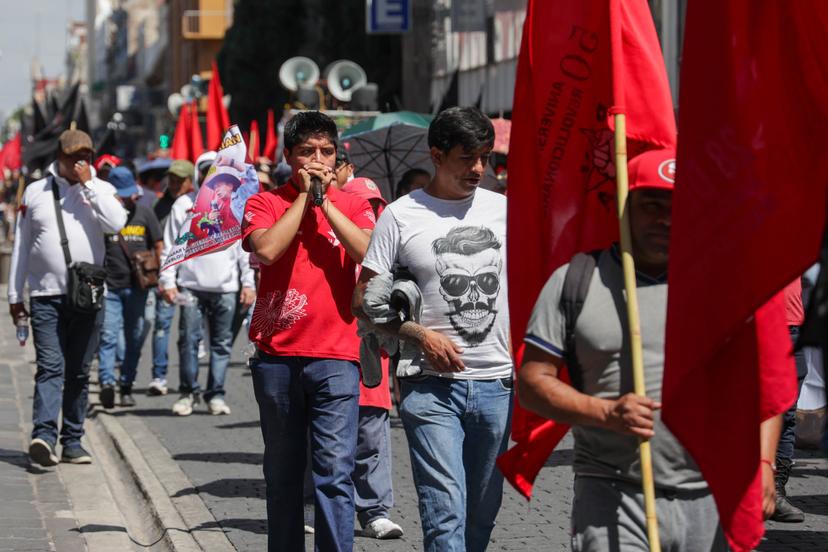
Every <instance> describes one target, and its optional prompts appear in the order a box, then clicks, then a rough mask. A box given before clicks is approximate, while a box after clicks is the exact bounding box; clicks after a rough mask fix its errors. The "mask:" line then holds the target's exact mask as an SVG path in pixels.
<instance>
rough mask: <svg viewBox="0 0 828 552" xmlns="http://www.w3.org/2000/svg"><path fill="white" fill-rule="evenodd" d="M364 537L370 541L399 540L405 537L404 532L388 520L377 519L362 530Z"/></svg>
mask: <svg viewBox="0 0 828 552" xmlns="http://www.w3.org/2000/svg"><path fill="white" fill-rule="evenodd" d="M362 536H363V537H368V538H369V539H398V538H400V537H401V536H403V530H402V527H400V526H399V525H397V524H396V523H394V522H393V521H391V520H390V519H388V518H377V519H375V520H374V521H372V522H371V523H369V524H368V525H366V526H365V528H363V529H362Z"/></svg>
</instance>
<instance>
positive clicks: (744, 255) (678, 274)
mask: <svg viewBox="0 0 828 552" xmlns="http://www.w3.org/2000/svg"><path fill="white" fill-rule="evenodd" d="M826 27H828V3H825V2H823V1H821V0H806V1H801V2H753V1H751V0H734V1H732V2H727V3H724V4H723V3H721V2H717V1H715V0H695V1H694V2H690V3H689V4H688V8H687V24H686V38H685V44H684V53H683V61H682V73H681V103H680V105H681V116H680V124H679V128H680V129H681V130H680V136H681V141H680V143H679V148H678V158H677V173H676V174H677V182H676V191H675V192H674V196H673V219H672V232H671V234H672V236H671V244H670V271H669V286H670V294H669V303H668V311H667V335H666V364H665V375H664V388H663V394H662V402H663V404H664V413H663V419H664V421H665V422H666V423H667V424H668V426H669V427H670V429H671V431H672V432H673V433H674V434H675V435H676V437H677V438H678V439H679V440H680V441H681V442H682V443H683V445H684V446H685V447H686V448H687V450H688V451H689V452H690V453H691V454H692V455H693V457H694V458H695V460H696V462H697V463H698V464H699V467H700V468H701V470H702V473H703V475H704V477H705V479H706V480H707V482H708V483H709V485H710V489H711V491H712V492H713V495H714V497H715V499H716V503H717V506H718V510H719V515H720V518H721V523H722V526H723V528H724V530H725V534H726V535H727V537H728V540H729V542H730V545H731V548H732V549H733V550H734V551H739V550H749V549H752V548H753V547H754V546H755V545H757V544H758V542H759V540H760V539H761V536H762V534H763V531H764V525H763V523H762V512H761V479H760V469H761V464H760V458H759V425H760V423H761V422H762V421H763V420H765V419H767V418H768V417H771V416H773V415H775V414H778V413H780V412H783V411H784V410H786V409H787V408H788V406H790V404H792V402H793V400H794V398H795V396H796V382H795V369H794V367H793V365H792V360H791V357H790V350H791V343H790V337H789V335H788V330H787V323H786V320H785V316H784V310H783V309H782V308H781V307H780V305H779V304H778V299H773V300H771V298H773V297H774V296H775V295H776V293H777V292H778V291H780V290H781V289H782V288H784V287H785V285H787V284H788V283H790V282H791V281H792V280H794V278H796V277H798V276H799V275H800V274H801V273H802V272H803V271H804V270H805V268H807V266H809V265H810V264H811V263H813V262H814V260H815V259H816V258H817V256H818V252H819V246H820V240H821V237H822V232H823V227H824V224H825V208H826V184H828V158H826V157H825V154H824V151H823V150H824V144H825V143H826V142H828V126H826V125H825V121H826V120H828V105H827V104H826V103H825V98H828V73H826V72H825V67H828V35H826V33H825V28H826ZM769 300H771V302H768V301H769ZM768 460H773V459H772V458H771V459H768Z"/></svg>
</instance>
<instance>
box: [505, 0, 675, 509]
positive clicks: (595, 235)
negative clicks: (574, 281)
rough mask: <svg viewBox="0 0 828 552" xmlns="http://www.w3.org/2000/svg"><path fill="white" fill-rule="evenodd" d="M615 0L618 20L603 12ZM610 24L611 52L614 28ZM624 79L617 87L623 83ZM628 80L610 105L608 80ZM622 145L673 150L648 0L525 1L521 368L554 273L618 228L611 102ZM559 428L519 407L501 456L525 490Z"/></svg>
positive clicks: (515, 177)
mask: <svg viewBox="0 0 828 552" xmlns="http://www.w3.org/2000/svg"><path fill="white" fill-rule="evenodd" d="M611 8H612V13H613V17H610V12H611ZM611 20H612V22H613V25H614V26H615V27H616V28H617V35H616V36H617V40H616V44H617V46H618V47H616V49H615V50H616V51H613V48H612V47H611V42H612V40H611V32H610V30H611V25H610V21H611ZM622 84H623V87H621V85H622ZM614 88H615V89H617V90H621V89H625V90H626V94H625V98H624V100H623V105H617V104H620V103H621V102H617V101H616V99H615V98H614V94H613V89H614ZM614 106H615V107H617V110H623V111H624V112H626V113H627V135H628V137H629V138H630V141H629V146H628V150H629V152H630V155H631V156H632V155H635V154H636V153H640V152H642V151H645V150H646V149H651V148H663V147H673V146H674V145H675V136H676V127H675V119H674V115H673V106H672V99H671V97H670V91H669V86H668V83H667V74H666V71H665V69H664V61H663V58H662V56H661V47H660V46H659V42H658V37H657V35H656V32H655V26H654V25H653V20H652V15H651V14H650V11H649V8H648V6H647V2H646V1H645V0H633V1H625V2H623V4H621V3H619V0H604V1H601V2H583V1H581V0H557V1H552V0H530V1H529V3H528V5H527V8H526V20H525V23H524V28H523V39H522V44H521V51H520V58H519V61H518V74H517V81H516V84H515V99H514V110H513V115H512V135H511V141H510V144H509V161H508V163H509V166H508V170H509V203H508V221H509V227H508V240H509V242H508V245H509V246H508V267H509V309H510V317H511V324H512V338H513V341H514V343H515V344H517V347H518V349H517V354H516V359H515V360H516V365H519V363H520V357H521V356H522V350H523V347H522V341H523V335H524V332H525V329H526V324H527V323H528V320H529V315H530V314H531V311H532V307H533V306H534V303H535V300H536V298H537V296H538V294H539V293H540V290H541V288H542V287H543V284H544V283H545V282H546V280H547V279H548V278H549V275H550V274H551V273H552V272H553V271H554V270H555V269H556V268H558V267H559V266H561V265H562V264H564V263H567V262H569V259H570V258H572V256H573V255H574V254H575V253H577V252H579V251H588V250H591V249H597V248H603V247H607V246H608V245H609V244H610V243H611V242H612V241H613V240H615V239H616V237H617V236H618V217H617V214H616V203H615V197H616V191H615V186H616V184H615V163H614V148H613V132H612V129H611V127H610V124H609V118H610V114H611V112H612V111H613V109H612V108H613V107H614ZM564 433H566V428H565V427H562V426H560V425H556V424H554V423H553V422H551V421H548V420H544V419H542V418H540V417H537V416H535V415H533V414H531V413H529V412H527V411H525V410H523V409H522V408H520V405H519V404H516V405H515V412H514V418H513V424H512V438H513V439H514V440H515V441H516V442H517V444H516V445H515V446H514V447H513V448H512V449H511V450H509V451H508V452H506V453H505V454H504V455H502V456H501V457H500V458H499V460H498V465H499V466H500V468H501V470H502V471H503V473H504V475H505V476H506V478H507V480H509V482H510V483H512V485H514V486H515V487H516V488H517V489H518V490H519V491H520V492H521V493H523V494H524V495H525V496H527V497H528V496H530V495H531V489H532V482H533V481H534V479H535V477H536V476H537V474H538V472H539V471H540V469H541V468H542V467H543V464H544V462H545V461H546V459H547V458H548V456H549V454H550V453H551V452H552V450H553V449H554V447H555V445H556V444H557V443H558V441H559V440H560V438H561V437H562V436H563V434H564Z"/></svg>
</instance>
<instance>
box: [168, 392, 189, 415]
mask: <svg viewBox="0 0 828 552" xmlns="http://www.w3.org/2000/svg"><path fill="white" fill-rule="evenodd" d="M193 402H194V401H193V396H192V395H190V394H186V395H181V398H180V399H178V400H177V401H175V404H174V405H173V407H172V411H173V414H178V415H179V416H189V415H190V414H192V413H193Z"/></svg>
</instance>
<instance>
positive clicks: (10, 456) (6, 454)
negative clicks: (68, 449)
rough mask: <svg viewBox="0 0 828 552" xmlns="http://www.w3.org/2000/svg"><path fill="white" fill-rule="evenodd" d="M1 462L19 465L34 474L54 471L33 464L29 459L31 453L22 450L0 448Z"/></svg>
mask: <svg viewBox="0 0 828 552" xmlns="http://www.w3.org/2000/svg"><path fill="white" fill-rule="evenodd" d="M0 462H5V463H6V464H9V465H10V466H15V467H18V468H20V469H22V470H25V471H26V472H28V473H31V474H33V475H40V474H42V473H50V472H51V471H53V470H48V469H45V468H41V467H40V466H36V465H34V464H32V463H31V462H30V461H29V454H28V453H27V452H25V451H22V450H13V449H4V448H0Z"/></svg>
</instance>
